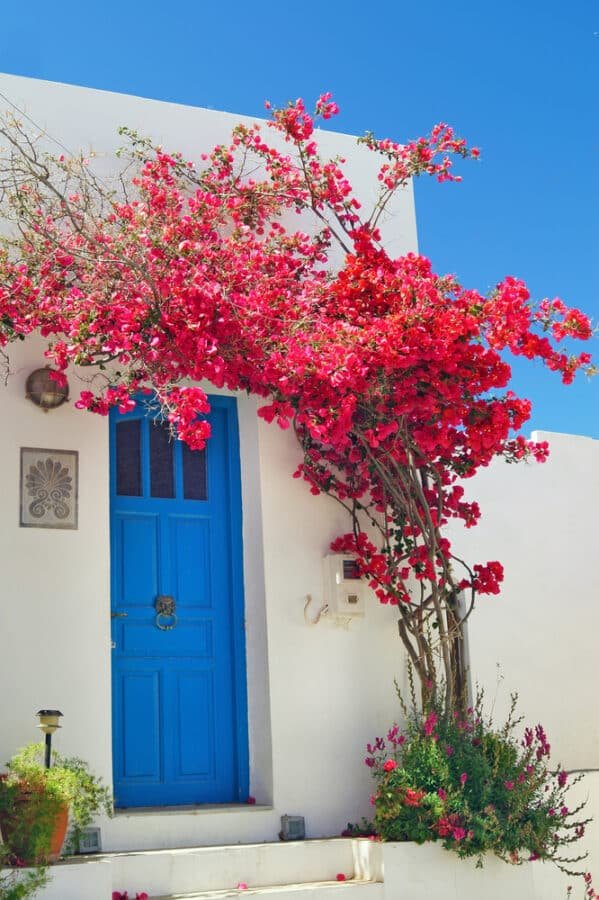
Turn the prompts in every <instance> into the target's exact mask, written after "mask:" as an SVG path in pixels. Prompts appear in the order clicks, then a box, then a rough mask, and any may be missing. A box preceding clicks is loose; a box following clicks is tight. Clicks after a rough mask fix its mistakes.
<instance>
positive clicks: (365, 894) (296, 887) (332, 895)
mask: <svg viewBox="0 0 599 900" xmlns="http://www.w3.org/2000/svg"><path fill="white" fill-rule="evenodd" d="M232 897H235V898H241V900H243V898H244V897H257V898H262V897H263V898H264V900H271V898H272V900H304V898H305V900H383V885H382V884H381V883H380V882H374V881H353V880H352V881H311V882H307V883H304V884H277V885H271V886H269V887H260V888H253V887H251V886H249V885H248V887H247V889H244V890H239V889H236V890H223V891H200V893H193V894H169V895H165V894H163V895H162V896H161V897H150V900H226V898H232Z"/></svg>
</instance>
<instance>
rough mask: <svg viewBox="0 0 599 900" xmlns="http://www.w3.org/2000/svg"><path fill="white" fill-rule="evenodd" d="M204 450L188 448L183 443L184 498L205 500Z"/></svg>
mask: <svg viewBox="0 0 599 900" xmlns="http://www.w3.org/2000/svg"><path fill="white" fill-rule="evenodd" d="M206 476H207V472H206V451H205V450H190V449H189V447H188V446H187V444H183V496H184V497H185V499H186V500H207V499H208V482H207V478H206Z"/></svg>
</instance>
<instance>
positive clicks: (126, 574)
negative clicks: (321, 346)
mask: <svg viewBox="0 0 599 900" xmlns="http://www.w3.org/2000/svg"><path fill="white" fill-rule="evenodd" d="M210 402H211V407H212V411H211V413H210V416H209V417H208V418H209V421H210V423H211V426H212V437H211V438H210V440H209V441H208V443H207V446H206V449H205V450H202V451H192V450H190V449H189V448H188V447H187V445H186V444H183V443H182V442H181V441H177V440H175V441H173V440H171V439H170V437H169V433H168V427H167V426H165V425H164V424H163V423H160V422H158V421H156V420H154V419H153V418H152V416H151V415H148V414H147V412H148V411H147V409H146V408H145V406H144V403H143V401H142V402H140V403H139V404H138V407H137V408H136V409H135V410H133V412H131V413H127V414H125V415H120V414H119V413H118V412H117V411H115V412H114V413H113V414H112V415H111V420H110V453H111V562H112V565H111V583H112V607H111V610H112V613H111V614H112V640H113V650H112V653H113V673H112V676H113V677H112V680H113V741H114V753H113V755H114V793H115V803H116V806H117V807H130V806H172V805H182V804H198V803H227V802H229V803H231V802H239V801H242V800H245V798H246V797H247V793H248V750H247V714H246V686H245V642H244V625H243V588H242V550H241V487H240V474H239V440H238V428H237V407H236V401H235V400H234V399H233V398H230V397H212V398H210Z"/></svg>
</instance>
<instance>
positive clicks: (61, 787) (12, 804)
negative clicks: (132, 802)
mask: <svg viewBox="0 0 599 900" xmlns="http://www.w3.org/2000/svg"><path fill="white" fill-rule="evenodd" d="M7 768H8V772H7V774H6V775H4V776H3V777H2V778H1V779H0V830H1V832H2V835H3V839H4V842H5V845H6V847H7V848H8V854H9V855H8V861H9V863H12V864H14V865H43V864H45V863H47V862H53V861H55V860H56V859H58V857H59V856H60V853H61V850H62V847H63V844H64V839H65V835H66V832H67V828H68V824H69V822H70V825H71V830H70V834H69V840H68V843H67V848H68V849H69V850H72V849H74V847H76V845H77V843H78V840H79V836H80V834H81V831H82V829H83V828H85V827H86V826H87V825H89V823H90V822H91V821H92V819H93V817H94V816H95V815H97V814H98V813H101V812H105V813H107V814H108V815H111V813H112V799H111V795H110V791H109V790H108V788H107V787H106V786H105V785H103V784H102V781H101V779H99V778H97V777H96V776H95V775H92V774H91V772H90V771H89V769H88V767H87V765H86V763H85V762H83V760H81V759H77V758H66V757H63V756H61V755H60V754H58V753H56V752H54V753H53V754H52V766H51V767H50V768H46V767H45V766H44V763H43V745H42V744H30V745H29V746H27V747H24V748H23V749H22V750H20V751H19V753H17V754H16V755H15V756H14V757H13V758H12V759H11V760H10V762H8V763H7Z"/></svg>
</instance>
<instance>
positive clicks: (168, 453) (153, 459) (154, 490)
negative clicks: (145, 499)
mask: <svg viewBox="0 0 599 900" xmlns="http://www.w3.org/2000/svg"><path fill="white" fill-rule="evenodd" d="M150 493H151V495H152V497H174V496H175V483H174V479H173V442H172V440H171V434H170V429H169V427H168V425H163V424H159V423H152V422H151V423H150Z"/></svg>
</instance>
